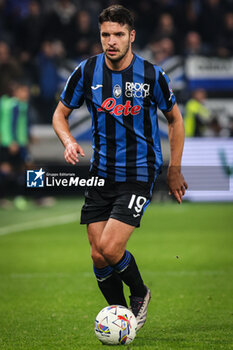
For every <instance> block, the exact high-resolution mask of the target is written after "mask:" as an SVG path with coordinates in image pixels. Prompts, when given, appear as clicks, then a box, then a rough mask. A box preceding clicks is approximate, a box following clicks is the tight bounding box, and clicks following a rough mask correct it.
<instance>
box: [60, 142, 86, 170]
mask: <svg viewBox="0 0 233 350" xmlns="http://www.w3.org/2000/svg"><path fill="white" fill-rule="evenodd" d="M78 154H80V155H81V156H82V157H84V156H85V154H84V151H83V149H82V147H81V146H80V145H79V144H78V143H77V142H69V143H68V144H67V145H66V148H65V152H64V157H65V160H66V162H67V163H69V164H73V165H75V164H76V163H78V162H79V159H78Z"/></svg>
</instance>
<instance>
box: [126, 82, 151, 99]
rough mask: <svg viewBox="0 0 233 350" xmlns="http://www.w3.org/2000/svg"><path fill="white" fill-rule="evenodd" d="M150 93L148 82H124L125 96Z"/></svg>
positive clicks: (145, 95) (143, 95)
mask: <svg viewBox="0 0 233 350" xmlns="http://www.w3.org/2000/svg"><path fill="white" fill-rule="evenodd" d="M149 94H150V84H143V83H132V82H126V83H125V96H126V97H142V98H143V97H147V96H149Z"/></svg>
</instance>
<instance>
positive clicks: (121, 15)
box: [99, 5, 134, 31]
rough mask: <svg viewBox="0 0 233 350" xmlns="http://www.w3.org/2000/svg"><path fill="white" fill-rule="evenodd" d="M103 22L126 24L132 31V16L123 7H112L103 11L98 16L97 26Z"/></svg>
mask: <svg viewBox="0 0 233 350" xmlns="http://www.w3.org/2000/svg"><path fill="white" fill-rule="evenodd" d="M104 22H117V23H119V24H121V25H124V24H127V25H128V27H129V30H130V31H131V30H133V29H134V16H133V14H132V13H131V12H130V11H129V10H128V9H127V8H125V7H124V6H121V5H112V6H109V7H107V8H106V9H104V10H103V11H102V12H101V14H100V15H99V24H100V25H101V24H102V23H104Z"/></svg>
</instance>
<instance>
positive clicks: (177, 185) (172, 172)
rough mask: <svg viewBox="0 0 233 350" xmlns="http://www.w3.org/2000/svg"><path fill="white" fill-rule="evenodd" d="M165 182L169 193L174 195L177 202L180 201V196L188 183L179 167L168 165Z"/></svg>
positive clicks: (183, 193)
mask: <svg viewBox="0 0 233 350" xmlns="http://www.w3.org/2000/svg"><path fill="white" fill-rule="evenodd" d="M167 184H168V187H169V195H172V194H173V195H174V197H175V198H176V200H177V202H178V203H179V204H180V203H181V202H182V197H183V196H184V195H185V190H187V188H188V185H187V183H186V181H185V179H184V176H183V174H182V173H181V171H180V167H176V166H169V168H168V173H167Z"/></svg>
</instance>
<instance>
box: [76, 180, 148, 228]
mask: <svg viewBox="0 0 233 350" xmlns="http://www.w3.org/2000/svg"><path fill="white" fill-rule="evenodd" d="M152 189H153V184H148V183H146V182H136V183H126V182H112V181H109V180H105V185H104V186H95V187H89V188H87V189H86V191H85V204H84V205H83V207H82V212H81V222H80V223H81V224H90V223H93V222H98V221H106V220H108V219H109V218H113V219H117V220H119V221H122V222H124V223H126V224H129V225H132V226H135V227H139V226H140V221H141V218H142V215H143V213H144V211H145V209H146V208H147V206H148V205H149V203H150V201H151V196H152Z"/></svg>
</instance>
